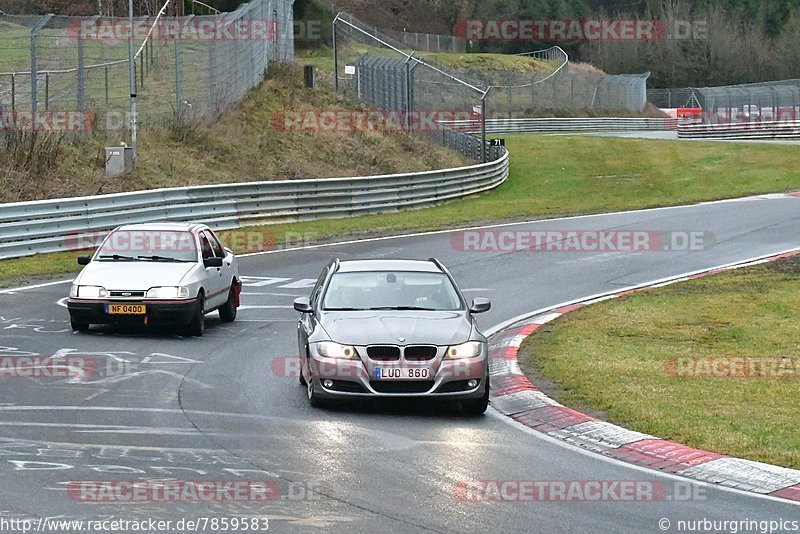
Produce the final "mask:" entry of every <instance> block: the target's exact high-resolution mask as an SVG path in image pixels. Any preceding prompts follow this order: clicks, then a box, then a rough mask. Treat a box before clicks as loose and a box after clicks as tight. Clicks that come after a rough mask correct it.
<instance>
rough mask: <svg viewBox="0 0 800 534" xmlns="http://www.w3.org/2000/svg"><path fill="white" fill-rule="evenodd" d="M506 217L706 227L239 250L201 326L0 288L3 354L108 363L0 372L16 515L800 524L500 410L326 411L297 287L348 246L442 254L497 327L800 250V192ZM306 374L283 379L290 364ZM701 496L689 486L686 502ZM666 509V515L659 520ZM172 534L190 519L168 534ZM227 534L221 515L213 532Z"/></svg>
mask: <svg viewBox="0 0 800 534" xmlns="http://www.w3.org/2000/svg"><path fill="white" fill-rule="evenodd" d="M504 229H506V230H509V229H510V230H524V229H537V230H542V229H552V230H600V229H636V230H649V231H697V232H710V233H711V234H713V236H714V237H715V243H714V246H709V247H706V248H705V249H704V250H694V251H672V250H665V251H657V252H655V251H654V252H639V253H620V252H595V253H583V252H506V253H501V252H463V251H459V250H455V249H454V247H453V246H452V245H451V233H434V234H428V235H420V236H409V237H400V238H390V239H381V240H371V241H367V242H359V243H350V244H342V245H334V246H325V247H320V248H312V249H306V250H296V251H287V252H280V253H274V254H264V255H257V256H250V257H246V258H242V260H241V269H242V274H243V275H245V276H247V278H246V279H245V289H244V294H243V304H244V307H243V308H242V309H241V311H240V314H239V318H238V319H237V321H236V322H235V323H232V324H227V325H222V324H221V323H220V322H219V320H218V318H217V316H216V314H213V315H210V316H209V318H208V324H207V330H206V335H205V337H203V338H200V339H195V338H182V337H178V336H175V335H173V334H172V333H170V332H169V331H156V332H149V331H135V330H134V331H131V330H121V329H113V328H106V327H102V328H98V327H93V329H92V331H91V332H89V333H84V334H77V333H73V332H72V331H71V330H70V329H69V324H68V316H67V312H66V309H65V308H64V307H63V306H61V305H59V301H60V300H61V299H63V298H64V297H66V294H67V292H68V288H69V285H68V284H66V283H62V284H55V285H47V286H44V287H38V288H33V289H29V290H25V291H17V292H14V291H11V292H4V293H2V294H0V345H1V346H2V348H0V353H2V354H11V355H26V354H27V355H42V356H56V357H57V358H64V357H67V356H69V355H70V354H80V355H84V356H89V357H92V358H94V359H96V361H97V362H98V363H99V364H100V367H99V370H98V372H97V373H96V374H95V375H93V376H82V377H72V378H36V379H28V378H3V379H0V387H1V388H2V395H1V396H0V519H10V518H30V519H33V520H36V519H38V518H40V517H43V516H47V517H54V516H60V517H62V518H74V519H99V518H118V519H125V520H134V519H140V520H141V519H147V518H160V519H171V520H173V521H177V520H180V519H182V518H183V519H194V520H196V519H197V518H202V517H207V518H208V517H217V518H223V517H227V518H230V517H265V518H269V520H270V530H271V531H275V532H283V531H291V532H303V531H308V532H320V531H337V532H339V531H341V532H416V531H433V532H477V531H484V532H521V531H529V532H662V531H663V530H661V528H659V520H661V519H662V518H667V519H669V520H670V521H671V522H672V524H673V527H672V529H671V531H673V532H677V528H676V526H675V525H676V524H677V521H679V520H700V521H702V520H703V519H708V520H729V521H730V520H744V519H750V520H780V519H783V520H800V507H798V506H796V505H794V504H791V503H789V502H786V501H778V500H775V499H769V498H763V497H759V496H757V495H752V494H745V493H742V492H735V491H729V490H721V489H719V488H715V487H711V486H708V485H703V484H700V483H694V482H689V481H682V479H677V478H672V477H669V476H665V475H663V474H661V473H657V472H654V471H648V470H644V469H639V468H635V467H632V466H627V465H623V464H620V463H615V462H613V461H609V460H607V459H603V458H600V457H599V456H596V455H593V454H590V453H585V452H582V451H580V450H577V449H575V448H572V447H570V446H565V445H562V444H558V443H554V442H552V441H549V440H546V439H544V438H542V437H541V436H539V435H535V434H533V433H529V432H525V431H524V430H522V429H521V428H519V427H518V426H515V424H513V423H511V422H509V421H508V420H506V419H505V418H504V417H502V416H500V415H499V414H497V413H496V412H494V413H493V412H492V411H491V410H490V412H489V413H488V414H487V415H486V416H484V417H482V418H465V417H463V416H462V415H461V413H460V411H459V409H458V408H456V407H451V406H429V405H425V404H408V403H377V404H367V405H365V404H359V405H355V406H349V407H346V408H342V409H334V410H317V409H313V408H311V407H310V406H309V405H308V403H307V400H306V397H305V390H304V388H303V387H302V386H300V385H299V384H298V381H297V379H296V378H295V376H294V375H293V374H291V373H290V372H287V369H291V368H293V366H292V365H290V363H291V362H292V358H294V357H296V352H297V349H296V333H295V327H296V322H297V314H296V312H294V311H293V310H292V309H291V304H292V301H293V299H294V298H295V297H297V296H303V295H307V294H308V293H309V291H310V289H309V288H310V286H311V285H312V284H313V280H314V279H316V277H317V275H318V274H319V271H320V270H321V268H322V267H323V266H324V264H325V263H326V262H327V261H328V259H329V258H331V257H333V256H338V257H340V258H428V257H430V256H436V257H438V258H439V259H441V260H442V261H443V262H444V263H445V265H447V266H448V267H449V268H450V269H451V271H452V272H453V274H454V275H455V277H456V279H457V280H458V281H459V284H460V286H461V288H462V289H463V290H465V293H466V295H467V296H468V297H473V296H486V297H489V298H491V299H492V302H493V309H492V311H491V312H489V313H488V314H486V315H482V316H480V323H481V326H482V328H483V329H484V330H487V329H489V328H490V327H492V326H494V325H497V324H499V323H501V322H503V321H506V320H508V319H510V318H512V317H515V316H518V315H521V314H524V313H526V312H529V311H532V310H534V309H538V308H542V307H545V306H548V305H554V304H557V303H561V302H565V301H569V300H572V299H576V298H579V297H583V296H586V295H591V294H595V293H599V292H603V291H610V290H614V289H619V288H621V287H626V286H629V285H633V284H637V283H643V282H647V281H649V280H655V279H659V278H664V277H668V276H672V275H678V274H681V273H686V272H689V271H694V270H698V269H702V268H708V267H712V266H715V265H720V264H724V263H729V262H734V261H738V260H744V259H747V258H752V257H756V256H760V255H766V254H770V253H777V252H781V251H784V250H787V249H790V248H794V247H798V246H800V198H775V199H757V200H746V201H739V202H720V203H710V204H701V205H696V206H689V207H679V208H666V209H657V210H649V211H641V212H631V213H622V214H610V215H601V216H592V217H583V218H572V219H564V220H551V221H544V222H537V223H525V224H518V225H514V226H507V227H504ZM287 374H288V375H291V376H284V375H287ZM156 479H179V480H207V481H208V480H212V481H220V480H268V481H274V482H276V483H277V485H278V487H279V488H280V493H281V497H280V498H279V499H277V500H274V501H272V502H266V503H265V502H245V501H235V502H217V503H192V502H132V503H102V502H101V503H97V502H94V503H90V502H80V501H79V500H76V498H75V496H74V494H73V493H72V492H70V491H68V488H69V487H70V485H69V482H70V481H108V480H156ZM467 480H546V481H584V480H618V481H655V482H658V483H660V484H663V485H664V486H665V487H666V488H667V489H668V493H667V495H666V496H664V498H663V499H661V500H659V501H657V502H568V503H566V502H467V501H464V500H460V499H458V498H457V497H456V493H455V489H456V487H457V485H458V484H459V483H460V482H463V481H467ZM687 495H688V496H689V497H691V498H689V499H687V500H685V499H684V497H686V496H687ZM663 524H664V523H662V525H663ZM172 531H173V532H175V531H176V530H172ZM207 531H209V532H210V531H211V529H210V528H209V529H207Z"/></svg>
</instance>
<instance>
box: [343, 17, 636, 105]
mask: <svg viewBox="0 0 800 534" xmlns="http://www.w3.org/2000/svg"><path fill="white" fill-rule="evenodd" d="M335 27H336V33H337V40H338V42H337V47H336V55H337V58H336V60H337V65H338V79H339V81H340V82H341V86H342V87H343V88H344V89H345V90H347V91H350V92H351V93H353V94H355V95H357V96H359V97H361V98H364V99H366V100H367V101H368V102H370V103H371V104H372V105H373V106H375V107H378V108H379V109H383V110H387V109H393V110H405V109H406V108H408V109H410V110H412V111H422V110H424V111H428V112H432V111H436V112H438V113H442V112H448V113H451V112H454V111H461V112H462V113H467V114H473V115H475V116H477V117H479V116H480V115H479V114H480V112H481V110H482V109H483V106H485V109H486V110H487V117H488V118H505V117H519V116H537V115H542V114H548V113H554V112H555V113H557V112H560V111H565V110H569V111H584V110H585V111H588V112H601V113H602V112H605V113H610V112H614V111H619V110H625V111H633V112H641V111H643V110H644V109H645V107H646V105H647V78H648V76H649V73H644V74H635V75H607V74H605V73H603V72H600V71H596V70H594V69H591V68H589V67H586V66H580V65H578V66H573V65H570V64H569V57H568V56H567V54H566V53H565V52H564V51H563V50H562V49H561V48H559V47H552V48H549V49H547V50H543V51H538V52H532V53H530V54H520V55H528V56H531V57H532V59H533V60H534V63H535V64H534V65H532V66H535V67H536V68H535V69H533V71H530V70H529V71H526V72H519V71H511V70H497V69H492V68H491V67H489V68H487V67H486V66H481V67H471V68H461V69H459V68H454V67H452V66H450V67H446V68H445V67H443V66H442V65H441V64H437V63H433V62H431V61H430V60H425V59H418V58H417V57H412V56H415V54H417V52H416V51H415V50H414V47H413V46H410V45H409V43H408V42H403V41H401V40H399V39H397V38H396V37H397V36H396V35H395V36H394V37H393V36H392V35H389V34H388V33H387V32H385V31H382V30H377V29H376V28H374V27H373V26H370V25H366V24H364V23H362V22H360V21H358V20H357V19H355V18H353V17H352V16H350V15H347V14H344V13H342V14H339V16H338V18H337V21H336V23H335ZM419 55H422V56H423V57H424V54H419ZM437 59H438V58H437ZM536 63H538V64H536ZM406 100H410V101H408V102H407V101H406ZM462 117H463V116H462Z"/></svg>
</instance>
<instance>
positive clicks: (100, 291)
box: [69, 285, 108, 299]
mask: <svg viewBox="0 0 800 534" xmlns="http://www.w3.org/2000/svg"><path fill="white" fill-rule="evenodd" d="M72 287H73V289H74V290H75V297H77V298H81V299H104V298H106V297H107V296H108V291H106V288H104V287H101V286H75V285H73V286H72ZM69 293H70V295H72V294H73V290H72V289H71V290H70V292H69ZM75 297H73V298H75Z"/></svg>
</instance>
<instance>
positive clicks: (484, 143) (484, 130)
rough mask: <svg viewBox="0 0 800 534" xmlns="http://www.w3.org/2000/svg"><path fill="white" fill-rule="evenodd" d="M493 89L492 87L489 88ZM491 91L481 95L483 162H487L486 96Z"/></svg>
mask: <svg viewBox="0 0 800 534" xmlns="http://www.w3.org/2000/svg"><path fill="white" fill-rule="evenodd" d="M489 91H491V87H490V88H489ZM489 91H486V93H484V95H483V97H481V162H483V163H486V160H487V158H486V97H487V96H488V95H489Z"/></svg>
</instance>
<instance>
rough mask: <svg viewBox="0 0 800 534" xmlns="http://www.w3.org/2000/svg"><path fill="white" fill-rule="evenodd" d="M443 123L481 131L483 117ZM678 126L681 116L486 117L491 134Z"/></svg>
mask: <svg viewBox="0 0 800 534" xmlns="http://www.w3.org/2000/svg"><path fill="white" fill-rule="evenodd" d="M443 124H444V125H446V126H449V127H451V128H453V129H455V130H460V131H464V132H468V133H474V132H477V131H480V127H481V125H480V121H451V122H444V123H443ZM677 128H678V120H677V119H672V118H661V119H658V118H638V117H633V118H628V117H598V118H533V119H487V120H486V132H487V133H490V134H512V133H545V132H584V131H618V130H621V131H638V130H675V129H677Z"/></svg>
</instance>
